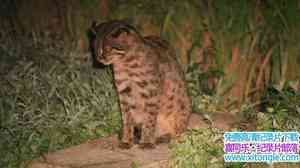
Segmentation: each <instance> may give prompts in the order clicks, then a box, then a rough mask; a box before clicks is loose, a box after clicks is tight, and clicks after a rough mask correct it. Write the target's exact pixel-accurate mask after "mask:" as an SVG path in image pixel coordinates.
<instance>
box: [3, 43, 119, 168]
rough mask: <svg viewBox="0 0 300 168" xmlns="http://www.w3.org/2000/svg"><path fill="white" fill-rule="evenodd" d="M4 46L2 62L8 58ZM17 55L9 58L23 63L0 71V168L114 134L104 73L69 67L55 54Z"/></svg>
mask: <svg viewBox="0 0 300 168" xmlns="http://www.w3.org/2000/svg"><path fill="white" fill-rule="evenodd" d="M6 47H7V46H2V50H1V53H0V54H1V57H2V58H9V57H10V55H7V54H8V52H11V48H6ZM20 50H21V51H16V52H14V53H11V54H12V56H14V57H15V58H20V57H23V58H24V59H18V60H15V61H12V60H9V59H8V61H9V62H6V66H1V68H6V69H1V72H5V73H3V74H2V75H1V80H0V86H1V90H0V130H1V131H0V137H1V138H0V151H1V153H0V158H1V159H0V160H1V161H0V167H5V168H13V167H20V165H21V164H24V161H29V160H31V159H33V158H35V157H38V156H40V155H41V154H43V153H47V152H51V151H54V150H57V149H62V148H65V147H68V146H72V145H76V144H79V143H81V142H84V141H86V140H88V139H94V138H98V137H102V136H105V135H107V134H111V133H116V132H117V131H118V130H119V128H120V116H119V113H118V111H119V109H118V103H117V97H116V93H115V90H114V86H113V83H112V74H111V71H110V69H108V68H107V69H94V68H92V66H91V64H89V63H87V64H82V65H78V64H75V63H74V62H72V61H71V59H70V58H68V56H70V55H69V54H68V53H64V52H62V51H59V50H55V49H53V50H49V48H43V49H37V48H35V47H34V46H28V47H24V48H22V49H20ZM54 51H55V52H54ZM18 53H20V55H17V54H18ZM27 53H30V54H31V55H24V54H27ZM3 60H4V59H3ZM2 63H3V62H2ZM23 166H24V165H23Z"/></svg>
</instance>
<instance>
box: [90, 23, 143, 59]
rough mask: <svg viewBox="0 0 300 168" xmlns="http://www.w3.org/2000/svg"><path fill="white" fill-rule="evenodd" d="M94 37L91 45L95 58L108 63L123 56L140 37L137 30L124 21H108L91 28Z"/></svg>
mask: <svg viewBox="0 0 300 168" xmlns="http://www.w3.org/2000/svg"><path fill="white" fill-rule="evenodd" d="M92 30H93V32H94V35H95V39H94V40H93V42H92V46H93V48H94V51H95V57H96V60H97V61H98V62H100V63H102V64H105V65H109V64H113V63H114V62H116V61H118V60H120V58H122V57H124V56H125V54H126V53H127V51H128V50H129V49H130V48H132V47H133V45H135V44H136V43H137V42H138V41H139V40H140V39H142V38H141V36H140V34H139V32H138V31H137V30H136V29H135V28H134V27H133V26H131V25H130V24H128V23H127V22H125V21H119V20H116V21H109V22H104V23H101V24H99V25H95V26H94V27H93V28H92Z"/></svg>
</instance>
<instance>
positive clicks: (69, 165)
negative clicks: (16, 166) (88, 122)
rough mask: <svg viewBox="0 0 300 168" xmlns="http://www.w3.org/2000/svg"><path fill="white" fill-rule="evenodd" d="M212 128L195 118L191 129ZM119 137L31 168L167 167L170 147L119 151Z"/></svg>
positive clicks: (39, 161)
mask: <svg viewBox="0 0 300 168" xmlns="http://www.w3.org/2000/svg"><path fill="white" fill-rule="evenodd" d="M220 118H222V121H221V123H220V122H219V121H217V122H216V123H219V124H217V125H214V126H217V127H224V128H223V129H227V128H229V127H230V126H229V124H231V122H233V120H232V118H228V120H229V121H226V120H225V118H224V117H220ZM208 126H209V125H208V124H207V123H206V122H204V121H203V118H202V117H201V116H200V115H197V114H193V115H192V116H191V118H190V121H189V128H205V127H208ZM118 143H119V141H118V137H117V136H116V135H113V136H110V137H105V138H102V139H97V140H92V141H88V142H86V143H83V144H80V145H78V146H74V147H71V148H67V149H64V150H60V151H57V152H54V153H49V154H46V155H45V156H42V157H40V158H38V159H36V160H33V161H32V162H31V163H30V165H29V168H131V167H133V165H137V166H138V167H139V168H166V167H167V165H168V161H167V160H168V157H169V149H168V144H159V145H158V146H156V148H155V149H146V150H143V149H140V148H138V147H137V146H134V147H132V148H131V149H128V150H122V149H119V148H118V147H117V146H118Z"/></svg>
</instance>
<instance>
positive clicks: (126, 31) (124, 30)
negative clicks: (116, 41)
mask: <svg viewBox="0 0 300 168" xmlns="http://www.w3.org/2000/svg"><path fill="white" fill-rule="evenodd" d="M121 34H125V35H129V34H131V31H130V29H128V28H126V27H120V28H117V29H115V30H114V31H113V32H112V33H111V34H110V35H111V37H113V38H118V37H119V36H120V35H121Z"/></svg>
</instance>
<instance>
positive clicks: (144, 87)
mask: <svg viewBox="0 0 300 168" xmlns="http://www.w3.org/2000/svg"><path fill="white" fill-rule="evenodd" d="M94 32H95V33H96V39H95V41H94V48H95V51H96V53H95V55H96V59H97V61H99V62H101V63H103V64H105V65H110V64H111V65H112V68H113V73H114V83H115V86H116V89H117V93H118V97H119V104H120V108H121V113H122V137H121V142H122V143H121V147H124V148H130V147H131V146H132V144H133V143H134V141H135V139H137V140H136V142H137V143H139V145H140V147H145V148H146V147H149V148H152V147H154V146H155V142H159V141H162V140H169V138H171V137H175V136H178V135H180V134H181V133H182V132H184V131H185V129H186V127H187V122H188V119H189V116H190V113H191V103H190V99H189V97H188V95H187V92H186V87H185V83H184V77H183V73H182V70H181V67H180V65H179V64H178V62H177V61H176V57H175V54H174V50H173V49H172V47H170V45H169V44H168V42H166V41H164V40H161V39H160V38H159V37H156V36H148V37H142V36H141V35H140V33H139V32H138V31H137V30H136V29H135V28H134V27H133V26H131V25H129V24H127V23H126V22H123V21H110V22H105V23H102V24H100V25H99V26H96V27H95V28H94Z"/></svg>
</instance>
